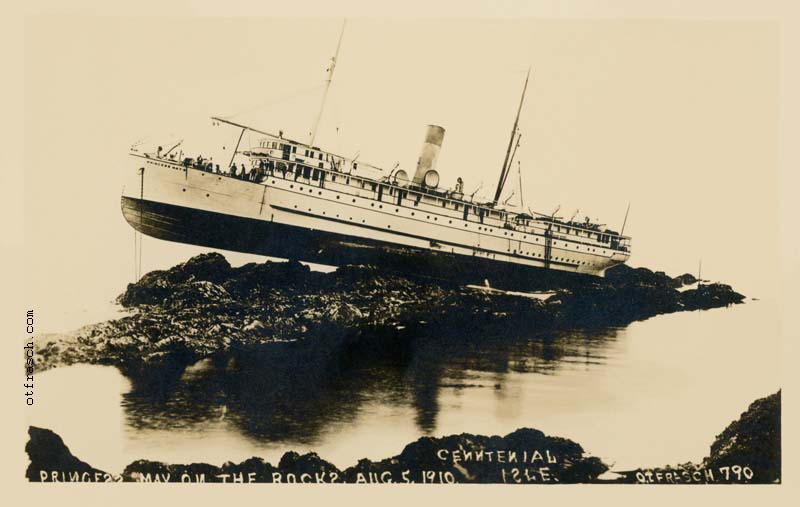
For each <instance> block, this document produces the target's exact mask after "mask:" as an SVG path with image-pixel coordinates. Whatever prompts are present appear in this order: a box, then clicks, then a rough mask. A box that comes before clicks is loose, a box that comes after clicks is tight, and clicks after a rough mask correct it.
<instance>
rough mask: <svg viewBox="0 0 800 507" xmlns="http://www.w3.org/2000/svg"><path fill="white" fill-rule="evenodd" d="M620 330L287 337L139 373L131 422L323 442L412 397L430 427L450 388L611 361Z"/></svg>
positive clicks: (128, 397)
mask: <svg viewBox="0 0 800 507" xmlns="http://www.w3.org/2000/svg"><path fill="white" fill-rule="evenodd" d="M615 338H616V330H613V329H612V330H602V331H597V332H587V331H580V330H577V331H569V332H559V333H548V334H539V335H532V336H527V337H513V338H507V337H483V338H477V337H460V338H459V339H452V338H451V339H439V338H436V337H426V338H419V339H412V340H409V341H408V342H407V344H404V346H403V350H400V351H398V349H397V347H396V346H394V347H392V348H391V349H389V350H381V349H377V350H376V348H375V347H371V346H363V347H362V346H361V345H359V344H350V345H349V346H341V347H338V348H333V349H332V348H326V349H324V350H319V349H318V348H316V346H315V345H314V344H305V343H281V344H275V345H273V346H270V347H269V348H267V349H266V350H264V351H259V352H257V353H254V352H247V351H238V352H237V351H234V352H232V353H231V354H229V355H226V356H225V357H224V358H217V359H205V360H203V361H200V362H199V363H197V364H194V365H191V366H189V367H188V368H186V369H183V368H179V369H175V370H172V371H169V370H161V371H160V372H159V373H160V374H159V375H158V376H157V377H156V381H155V382H154V381H153V380H154V379H153V377H152V376H148V377H146V378H144V379H141V380H137V379H134V380H133V386H132V389H131V390H130V391H129V392H127V393H125V395H124V396H123V406H124V407H125V409H126V415H127V422H128V424H129V425H130V426H131V427H132V428H136V429H139V430H155V429H158V430H202V428H203V427H204V426H205V425H208V424H215V423H216V422H217V421H221V420H227V421H228V423H229V424H231V425H233V426H235V427H236V429H237V430H238V431H240V432H242V433H243V434H245V435H247V436H249V437H252V438H254V439H258V440H291V441H297V442H301V443H306V444H313V443H315V442H317V441H318V439H319V436H320V434H321V433H322V432H324V431H325V429H326V428H327V427H328V426H329V424H330V423H332V422H337V423H349V422H351V421H353V420H354V419H355V418H356V416H357V415H358V413H359V410H360V407H361V406H362V405H363V404H364V403H365V402H369V401H379V402H381V403H385V404H390V405H407V406H409V407H411V408H412V409H413V410H414V412H415V423H416V425H417V427H418V429H419V430H420V432H421V433H426V434H430V433H432V432H434V431H435V430H436V419H437V415H438V412H439V410H440V407H439V398H440V397H441V390H442V389H450V390H454V391H462V390H465V389H473V388H488V389H495V390H502V389H503V382H504V379H505V374H507V373H509V372H515V373H527V374H542V375H556V374H557V373H558V371H559V370H560V369H563V368H576V367H581V366H582V367H588V366H590V365H601V364H603V363H604V359H605V355H604V352H603V350H604V349H605V348H607V342H609V341H611V340H614V339H615ZM367 340H368V339H367ZM487 372H489V373H491V376H490V378H488V379H487V378H484V374H485V373H487Z"/></svg>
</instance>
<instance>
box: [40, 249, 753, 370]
mask: <svg viewBox="0 0 800 507" xmlns="http://www.w3.org/2000/svg"><path fill="white" fill-rule="evenodd" d="M694 281H695V280H694V277H692V276H691V275H688V274H687V275H681V276H679V277H676V278H671V277H669V276H667V275H666V274H664V273H662V272H653V271H650V270H648V269H645V268H638V269H633V268H630V267H628V266H624V265H622V266H618V267H615V268H613V269H611V270H609V271H608V273H607V276H606V278H605V279H599V278H598V279H594V278H592V279H590V280H582V281H580V282H574V283H571V284H567V285H568V286H564V287H560V288H558V289H557V290H556V291H555V294H554V295H552V296H551V297H549V298H547V299H546V300H541V299H536V298H530V297H521V296H518V295H509V294H506V293H497V292H488V291H482V290H476V289H474V288H469V287H462V286H458V285H455V284H452V283H448V282H443V281H441V280H431V279H425V278H413V277H407V276H402V275H397V274H392V273H386V272H383V271H381V270H380V269H379V268H376V267H373V266H344V267H341V268H339V269H337V270H336V271H334V272H330V273H322V272H315V271H311V270H310V269H309V268H308V267H307V266H304V265H302V264H300V263H298V262H283V263H275V262H266V263H261V264H258V263H251V264H246V265H244V266H241V267H238V268H234V267H231V265H230V264H229V263H228V261H227V260H226V259H225V258H224V257H223V256H222V255H220V254H217V253H211V254H203V255H198V256H196V257H193V258H191V259H190V260H188V261H187V262H185V263H183V264H180V265H178V266H175V267H173V268H171V269H169V270H166V271H153V272H150V273H148V274H146V275H145V276H144V277H142V279H141V280H139V281H138V282H137V283H134V284H130V285H128V287H127V289H126V290H125V292H124V293H123V294H121V295H120V296H119V298H118V302H119V303H120V304H121V305H122V306H124V307H125V308H127V309H129V310H131V314H130V315H129V316H126V317H124V318H121V319H117V320H111V321H108V322H103V323H99V324H94V325H90V326H86V327H83V328H81V329H79V330H77V331H76V332H73V333H68V334H60V335H45V336H40V337H39V339H38V344H37V367H38V369H39V370H40V371H41V370H44V369H48V368H52V367H55V366H60V365H68V364H73V363H80V362H82V363H94V364H109V365H115V366H118V367H120V368H122V369H123V370H124V371H126V372H129V373H130V372H134V371H137V370H139V369H141V368H143V367H147V366H149V365H159V364H164V363H176V364H183V365H185V364H189V363H191V362H194V361H197V360H199V359H202V358H205V357H213V356H214V355H215V354H220V353H225V352H226V351H229V350H230V349H238V350H242V349H247V350H254V349H258V348H263V347H268V346H270V344H275V343H286V342H297V341H303V342H307V343H308V344H310V345H312V346H315V347H320V348H321V349H325V348H326V347H340V346H342V345H343V344H353V343H358V344H362V345H364V346H367V347H371V346H378V347H384V346H387V345H391V342H393V341H397V340H403V339H405V338H404V337H408V336H412V335H413V336H424V335H426V334H436V335H437V336H451V337H454V338H457V337H463V336H465V335H475V334H476V333H497V334H502V333H508V332H513V333H521V332H523V333H524V332H532V331H541V330H547V329H561V328H575V327H602V326H619V325H625V324H628V323H630V322H632V321H635V320H641V319H646V318H649V317H652V316H654V315H658V314H663V313H671V312H677V311H687V310H698V309H709V308H716V307H721V306H726V305H731V304H737V303H741V302H742V301H743V299H744V296H742V295H741V294H738V293H737V292H735V291H734V290H733V289H732V288H731V287H729V286H727V285H722V284H707V285H700V286H699V287H697V288H694V289H690V290H682V291H679V290H677V289H678V288H680V287H682V286H684V285H685V284H689V283H693V282H694Z"/></svg>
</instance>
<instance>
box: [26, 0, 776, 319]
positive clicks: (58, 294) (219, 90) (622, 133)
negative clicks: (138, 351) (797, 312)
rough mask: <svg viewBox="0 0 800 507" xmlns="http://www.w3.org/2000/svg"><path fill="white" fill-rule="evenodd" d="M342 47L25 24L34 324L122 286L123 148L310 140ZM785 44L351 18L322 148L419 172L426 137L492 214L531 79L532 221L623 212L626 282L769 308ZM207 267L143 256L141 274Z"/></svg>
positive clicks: (140, 23)
mask: <svg viewBox="0 0 800 507" xmlns="http://www.w3.org/2000/svg"><path fill="white" fill-rule="evenodd" d="M340 29H341V20H338V19H296V18H293V19H289V18H287V19H270V18H260V17H257V18H213V17H212V18H185V17H161V18H155V17H128V18H104V17H102V18H101V17H92V16H40V17H32V18H28V19H27V22H26V26H25V68H24V77H25V96H24V105H25V124H24V129H25V145H24V164H25V194H24V195H25V220H24V227H25V231H26V235H25V241H26V256H27V261H28V262H30V263H31V265H32V266H35V267H36V273H35V276H33V277H32V279H31V281H30V284H29V286H28V290H29V291H30V293H31V294H36V300H37V302H38V304H39V306H40V307H41V308H42V310H41V311H44V312H49V313H50V316H49V318H48V319H47V322H49V323H50V326H48V327H50V328H52V329H53V330H56V329H57V328H58V327H64V326H67V327H69V326H70V325H72V324H73V323H77V321H76V320H70V319H68V318H67V317H66V316H65V315H66V314H71V315H72V316H73V317H74V316H75V315H81V314H82V315H83V317H79V318H78V320H81V319H84V320H85V318H89V319H90V320H91V317H92V315H93V312H96V311H100V309H101V308H103V309H104V308H107V305H106V304H105V303H108V302H109V301H111V300H112V299H113V298H114V297H115V296H116V295H117V294H119V293H120V292H122V291H123V290H124V288H125V285H126V284H127V283H129V282H131V281H133V280H132V279H133V273H134V270H133V262H134V250H133V230H132V229H131V228H130V227H129V226H128V225H127V223H126V222H125V221H124V219H123V218H122V215H121V212H120V206H119V198H120V194H121V189H122V184H123V180H124V176H125V172H126V171H130V170H131V168H132V164H133V162H132V161H131V160H130V157H129V156H128V155H127V153H128V149H129V147H130V146H131V145H132V144H133V143H134V142H137V141H142V146H143V147H149V148H151V149H154V148H155V146H158V145H163V146H169V145H171V144H172V143H173V142H177V141H178V140H181V139H183V140H184V142H183V145H182V146H181V149H183V150H184V152H185V153H190V154H203V155H205V156H213V155H214V154H217V155H216V157H215V160H220V159H224V157H227V156H229V154H230V150H231V148H232V146H233V145H235V142H236V137H237V136H238V133H239V132H238V130H236V129H233V128H230V127H224V126H212V123H211V120H210V117H211V116H214V115H216V116H222V117H226V118H230V119H231V120H233V121H237V122H241V123H245V124H248V125H252V126H254V127H257V128H261V129H264V130H268V131H272V132H276V131H278V130H283V131H284V132H285V134H286V136H288V137H292V138H296V139H301V140H305V139H307V136H308V133H309V131H310V129H311V125H312V123H313V121H314V118H315V116H316V114H317V112H318V110H319V106H320V101H321V97H322V85H323V84H324V80H325V77H326V68H327V66H328V63H329V61H330V58H331V56H332V55H333V52H334V49H335V47H336V42H337V38H338V36H339V32H340ZM53 41H58V43H57V44H54V43H53ZM779 42H780V39H779V31H778V25H777V24H776V23H775V22H770V21H741V20H729V21H711V20H709V21H700V20H692V21H687V20H597V19H595V20H565V19H562V20H555V19H554V20H485V19H483V20H439V19H429V20H425V19H417V20H415V19H386V18H356V19H350V20H348V22H347V26H346V29H345V32H344V37H343V40H342V46H341V51H340V55H339V59H338V63H337V67H336V72H335V75H334V80H333V84H332V85H331V88H330V93H329V96H328V101H327V104H326V108H325V110H324V114H323V116H322V120H321V123H320V127H319V131H318V134H317V139H316V143H315V144H317V145H318V146H320V147H322V148H323V149H327V150H330V151H334V152H337V153H341V154H343V155H349V156H355V155H356V154H359V160H363V161H367V162H370V163H373V164H375V165H378V166H380V167H384V168H386V170H387V171H388V170H390V169H391V168H392V167H393V166H394V165H395V164H397V163H399V165H400V167H401V168H404V169H406V170H407V172H409V173H413V169H414V165H415V163H416V160H417V157H418V155H419V152H420V148H421V145H422V141H423V137H424V134H425V128H426V125H428V124H436V125H440V126H442V127H444V128H445V131H446V133H445V137H444V142H443V146H442V151H441V153H440V157H439V161H438V170H439V173H440V175H441V177H442V184H443V185H445V186H452V185H453V184H454V183H455V180H456V178H458V177H459V176H460V177H462V178H463V179H464V182H465V191H466V192H467V193H472V192H473V191H475V190H476V189H478V188H479V187H480V190H479V192H478V195H481V194H483V195H484V196H485V197H487V198H490V197H491V196H492V194H493V192H494V189H495V185H496V182H497V179H498V176H499V171H500V166H501V164H502V161H503V157H504V155H505V150H506V147H507V144H508V138H509V135H510V131H511V127H512V123H513V120H514V115H515V113H516V108H517V105H518V102H519V97H520V93H521V91H522V85H523V82H524V78H525V73H526V71H527V69H528V68H529V67H530V68H531V80H530V83H529V86H528V89H527V96H526V101H525V104H524V106H523V110H522V114H521V118H520V132H521V134H522V140H521V146H520V148H519V150H518V152H517V156H516V160H517V161H518V162H519V165H518V166H517V167H519V169H520V170H521V173H522V187H523V195H524V197H525V206H526V207H530V208H532V209H533V210H535V211H539V212H552V211H553V210H554V209H556V208H557V207H559V209H560V211H559V215H561V216H563V217H565V218H569V217H571V216H572V215H573V213H575V214H576V216H577V217H578V219H583V217H584V216H587V215H588V216H589V217H591V218H592V219H596V220H598V221H599V222H600V223H603V224H607V225H608V227H609V228H611V229H614V230H620V228H621V227H622V222H623V219H624V216H625V210H626V207H627V206H628V204H629V203H630V214H629V216H628V219H627V222H626V224H625V231H624V232H625V234H626V235H630V236H632V237H633V255H632V257H631V259H630V261H629V264H631V265H633V266H645V267H648V268H651V269H654V270H664V271H666V272H667V273H668V274H671V275H678V274H681V273H684V272H691V273H694V274H696V273H697V271H698V267H699V263H700V262H701V260H702V266H703V268H702V270H703V271H702V274H703V277H704V278H710V279H713V280H719V281H723V282H726V283H730V284H732V285H733V286H734V288H736V289H739V290H740V291H741V292H743V293H745V294H746V295H748V296H753V297H760V298H770V297H776V295H777V293H778V290H779V287H780V279H781V271H780V255H779V254H780V241H781V232H782V231H781V219H782V217H781V202H780V201H781V192H780V189H779V185H780V173H779V165H778V164H779V150H778V139H779V113H780V108H779V84H780V54H779ZM257 140H258V137H257V136H250V135H246V136H245V139H244V140H243V145H244V146H247V145H248V144H249V143H255V142H257ZM223 146H224V147H225V149H224V150H223ZM517 167H515V168H514V170H515V173H514V175H513V177H512V178H510V181H509V184H508V185H507V187H508V189H509V191H510V189H511V187H514V188H516V187H517V186H518V181H517V177H516V169H517ZM508 195H509V192H506V193H505V197H508ZM517 195H518V194H517ZM513 200H516V195H515V197H514V198H513ZM203 251H207V250H206V249H202V248H199V247H193V246H187V245H179V244H174V243H167V242H163V241H159V240H156V239H153V238H145V239H144V245H143V261H142V268H143V271H144V272H147V271H149V270H151V269H165V268H168V267H171V266H173V265H175V264H177V263H179V262H182V261H185V260H186V259H188V258H189V257H191V256H192V255H195V254H197V253H201V252H203ZM226 255H227V256H228V257H229V259H230V260H231V262H233V263H242V262H246V261H250V260H263V259H261V258H257V257H254V256H246V255H240V254H227V253H226ZM76 312H77V313H76ZM59 330H65V329H59Z"/></svg>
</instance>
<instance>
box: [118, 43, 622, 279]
mask: <svg viewBox="0 0 800 507" xmlns="http://www.w3.org/2000/svg"><path fill="white" fill-rule="evenodd" d="M340 42H341V39H340ZM337 54H338V49H337ZM335 62H336V56H334V58H333V60H332V64H331V66H330V68H329V75H328V81H327V82H328V84H330V80H331V78H332V75H333V68H334V66H335ZM526 89H527V78H526V82H525V87H524V88H523V92H522V98H521V99H520V104H519V109H518V110H517V116H516V120H515V121H514V126H513V128H512V132H511V139H510V142H509V145H508V149H507V150H506V154H505V160H504V163H503V167H502V168H501V171H500V178H499V182H498V185H497V189H496V191H495V194H494V195H495V197H494V199H493V200H491V201H488V200H487V201H485V202H481V201H480V200H478V199H475V198H474V197H473V196H470V195H465V193H464V189H463V184H462V183H461V179H460V178H459V183H458V184H457V185H456V187H455V188H452V189H445V188H441V187H440V185H439V180H440V178H439V173H438V172H437V169H436V162H437V158H438V155H439V151H440V149H441V147H442V142H443V139H444V133H445V130H444V129H443V128H442V127H440V126H436V125H429V126H428V127H427V130H426V133H425V137H424V142H423V146H422V151H421V154H420V157H419V159H418V163H417V166H416V170H415V171H414V173H413V175H410V174H408V173H407V172H406V171H404V170H397V169H395V170H392V171H389V172H387V171H384V170H381V169H379V168H377V167H375V166H371V165H368V164H365V163H362V162H360V161H358V160H357V159H353V158H348V157H344V156H340V155H337V154H334V153H332V152H330V151H326V150H323V149H320V148H318V147H317V146H315V145H314V142H313V138H314V132H315V130H316V125H315V126H314V130H312V134H311V141H310V142H307V143H304V142H300V141H297V140H292V139H288V138H286V137H284V135H283V133H278V134H273V133H269V132H265V131H262V130H258V129H256V128H253V127H249V126H246V125H242V124H239V123H236V122H233V121H229V120H227V119H223V118H217V117H215V118H212V119H213V121H214V122H215V123H217V124H226V125H229V126H231V127H233V128H237V129H241V133H240V134H239V144H237V147H236V148H235V149H234V157H238V166H237V160H234V159H233V158H232V159H231V164H230V165H229V166H228V167H225V168H220V167H219V166H218V165H216V164H211V163H208V161H204V160H197V159H192V158H188V157H183V156H182V155H181V156H177V157H176V156H175V154H174V153H172V152H173V151H174V147H173V149H170V150H169V151H167V152H164V151H163V150H162V149H161V148H159V149H158V150H157V151H155V152H151V153H147V152H140V151H139V150H138V149H134V150H133V151H132V152H131V154H130V155H131V157H132V159H131V160H132V164H131V167H130V170H129V181H128V183H127V184H126V185H125V188H124V190H123V195H122V213H123V215H124V217H125V219H126V220H127V222H128V223H129V224H130V225H131V226H133V227H134V228H135V229H136V230H137V231H139V232H140V233H143V234H146V235H148V236H152V237H154V238H158V239H162V240H167V241H174V242H179V243H186V244H192V245H200V246H204V247H211V248H219V249H224V250H232V251H237V252H246V253H252V254H259V255H265V256H270V257H279V258H288V259H296V260H300V261H307V262H312V263H319V264H327V265H333V266H341V265H346V264H369V265H375V266H378V267H380V268H385V269H387V270H395V271H402V272H410V273H415V274H423V275H428V276H433V277H442V278H450V279H455V280H458V281H459V282H461V283H464V284H479V285H483V284H485V283H486V282H488V283H489V284H491V286H493V287H497V288H508V289H519V288H522V289H534V288H537V287H544V286H552V285H553V283H554V281H555V282H557V281H558V280H560V279H562V278H563V277H579V278H580V277H581V276H583V277H584V279H585V278H586V277H590V276H603V275H604V273H605V271H606V270H607V269H608V268H610V267H612V266H614V265H617V264H620V263H624V262H625V261H626V260H627V259H628V257H629V256H630V238H629V237H626V236H623V235H622V234H620V233H617V232H615V231H612V230H609V229H607V228H605V227H603V226H602V225H600V224H595V223H592V222H590V221H589V220H588V219H587V220H586V221H585V222H576V221H573V220H563V219H561V218H559V217H556V216H555V214H554V213H551V214H540V213H535V212H532V211H531V212H524V211H513V210H511V209H508V208H507V207H506V206H504V205H503V204H502V202H500V200H499V199H500V196H501V193H502V191H503V187H504V185H505V183H506V180H507V179H508V175H509V173H510V168H511V163H512V162H513V158H514V152H515V151H516V147H517V146H518V143H519V136H520V134H519V132H518V122H519V115H520V111H521V109H522V104H523V102H524V97H525V90H526ZM326 93H327V89H326ZM323 107H324V99H323ZM320 115H321V112H320ZM318 121H319V117H318V118H317V122H318ZM248 131H249V132H251V134H256V135H257V136H259V137H260V140H259V141H257V145H256V146H250V147H248V148H247V149H241V150H240V149H239V147H240V144H241V139H242V136H243V135H244V133H245V132H248ZM356 158H357V157H356Z"/></svg>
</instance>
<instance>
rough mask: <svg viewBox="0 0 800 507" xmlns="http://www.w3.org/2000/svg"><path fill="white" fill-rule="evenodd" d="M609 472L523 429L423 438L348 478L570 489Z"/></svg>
mask: <svg viewBox="0 0 800 507" xmlns="http://www.w3.org/2000/svg"><path fill="white" fill-rule="evenodd" d="M606 470H608V467H607V466H606V465H605V464H603V463H602V462H601V461H600V459H598V458H594V457H588V456H586V455H585V454H584V451H583V448H582V447H581V446H580V445H579V444H577V443H575V442H573V441H571V440H568V439H565V438H559V437H549V436H546V435H545V434H544V433H542V432H541V431H539V430H534V429H530V428H523V429H519V430H517V431H515V432H513V433H510V434H508V435H506V436H505V437H499V436H492V437H487V436H483V435H470V434H467V433H463V434H461V435H452V436H449V437H443V438H430V437H424V438H421V439H419V440H417V441H416V442H414V443H411V444H409V445H407V446H406V447H405V448H404V449H403V451H402V452H401V453H400V455H398V456H394V457H392V458H387V459H385V460H382V461H379V462H372V461H370V460H367V459H362V460H360V461H359V462H358V464H357V465H356V466H354V467H351V468H348V469H347V470H345V472H344V475H345V481H346V482H350V483H358V482H404V481H405V480H411V481H413V482H427V483H480V484H503V483H507V484H515V483H520V484H536V483H539V484H547V483H552V484H558V483H561V484H570V483H586V482H593V481H595V480H596V479H597V476H598V475H600V474H602V473H603V472H605V471H606Z"/></svg>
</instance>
